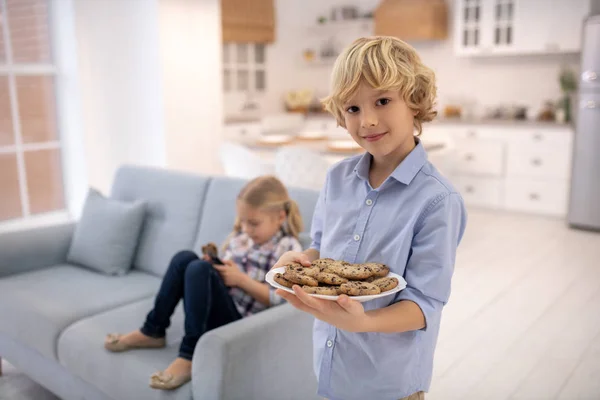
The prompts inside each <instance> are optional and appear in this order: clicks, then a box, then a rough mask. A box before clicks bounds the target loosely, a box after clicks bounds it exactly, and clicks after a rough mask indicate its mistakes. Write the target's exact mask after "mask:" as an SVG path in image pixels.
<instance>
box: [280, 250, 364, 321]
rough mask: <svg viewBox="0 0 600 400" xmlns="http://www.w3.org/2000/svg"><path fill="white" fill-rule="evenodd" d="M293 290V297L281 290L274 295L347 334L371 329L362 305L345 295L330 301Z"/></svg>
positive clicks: (298, 288) (296, 286)
mask: <svg viewBox="0 0 600 400" xmlns="http://www.w3.org/2000/svg"><path fill="white" fill-rule="evenodd" d="M282 258H283V257H282ZM293 290H294V293H295V295H293V294H291V293H289V292H286V291H285V290H281V289H279V290H277V292H276V293H277V294H278V295H279V296H281V297H283V298H284V299H285V300H287V302H288V303H290V304H291V305H293V306H294V307H296V308H297V309H299V310H301V311H304V312H307V313H309V314H312V315H313V316H314V317H315V318H317V319H320V320H321V321H324V322H327V323H328V324H331V325H333V326H335V327H336V328H339V329H342V330H344V331H348V332H366V331H369V330H370V329H371V328H370V323H371V320H370V317H369V316H368V315H367V314H366V313H365V309H364V307H363V305H362V304H361V303H360V302H358V301H356V300H352V299H351V298H350V297H348V296H346V295H345V294H343V295H341V296H340V297H339V298H338V300H337V301H331V300H322V299H318V298H316V297H312V296H309V295H308V294H307V293H306V292H305V291H304V290H302V289H301V288H300V286H298V285H294V287H293Z"/></svg>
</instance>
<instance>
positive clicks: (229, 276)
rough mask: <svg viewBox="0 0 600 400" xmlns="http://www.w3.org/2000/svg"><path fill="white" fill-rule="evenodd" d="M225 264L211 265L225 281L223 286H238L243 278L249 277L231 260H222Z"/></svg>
mask: <svg viewBox="0 0 600 400" xmlns="http://www.w3.org/2000/svg"><path fill="white" fill-rule="evenodd" d="M223 262H224V263H225V265H216V264H215V265H213V267H214V268H215V269H216V270H217V271H218V272H219V274H220V275H221V278H223V281H224V282H225V286H228V287H238V286H241V285H242V283H243V282H244V280H246V279H249V278H250V277H249V276H248V275H246V274H245V273H244V272H242V270H241V269H240V268H239V267H238V266H237V265H236V263H234V262H233V261H231V260H224V261H223Z"/></svg>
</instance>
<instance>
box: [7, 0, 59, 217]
mask: <svg viewBox="0 0 600 400" xmlns="http://www.w3.org/2000/svg"><path fill="white" fill-rule="evenodd" d="M50 3H51V1H50V0H0V193H1V196H0V221H4V220H8V219H18V218H27V217H29V216H32V215H36V214H42V213H47V212H50V211H55V210H61V209H63V208H64V206H65V199H64V190H63V180H62V179H63V178H62V177H63V174H62V167H61V146H60V136H59V132H58V129H57V120H56V94H55V73H56V70H55V67H54V65H53V60H52V49H51V45H50V43H51V38H50V22H51V21H50V20H49V16H50V9H49V7H50Z"/></svg>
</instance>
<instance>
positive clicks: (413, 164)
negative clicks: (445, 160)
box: [354, 137, 427, 185]
mask: <svg viewBox="0 0 600 400" xmlns="http://www.w3.org/2000/svg"><path fill="white" fill-rule="evenodd" d="M415 142H416V146H415V148H414V149H412V151H411V152H410V153H408V155H407V156H406V157H405V158H404V160H402V162H401V163H400V165H398V166H397V167H396V169H395V170H394V171H393V172H392V173H391V175H390V176H391V177H392V178H394V179H395V180H397V181H398V182H401V183H404V184H405V185H408V184H410V183H411V182H412V180H413V179H414V177H415V176H417V173H418V172H419V171H420V170H421V168H422V167H423V165H424V164H425V162H426V161H427V153H425V149H424V148H423V145H422V144H421V141H420V140H419V138H416V137H415ZM371 158H372V156H371V154H369V153H365V154H364V155H363V156H362V157H361V158H360V160H358V163H357V164H356V167H355V168H354V172H355V173H356V175H357V176H358V177H359V178H360V179H362V180H364V181H368V180H369V168H370V167H371Z"/></svg>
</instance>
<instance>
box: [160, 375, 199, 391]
mask: <svg viewBox="0 0 600 400" xmlns="http://www.w3.org/2000/svg"><path fill="white" fill-rule="evenodd" d="M191 379H192V376H191V375H178V376H174V375H171V374H166V373H164V372H163V371H159V372H155V373H153V374H152V376H151V377H150V387H151V388H153V389H162V390H173V389H177V388H178V387H180V386H183V385H185V384H186V383H188V382H189V381H190V380H191Z"/></svg>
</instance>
